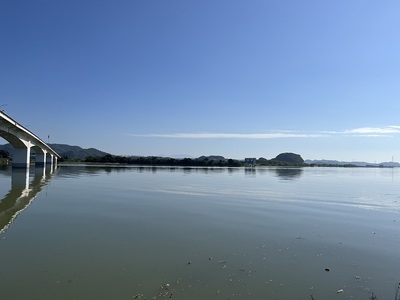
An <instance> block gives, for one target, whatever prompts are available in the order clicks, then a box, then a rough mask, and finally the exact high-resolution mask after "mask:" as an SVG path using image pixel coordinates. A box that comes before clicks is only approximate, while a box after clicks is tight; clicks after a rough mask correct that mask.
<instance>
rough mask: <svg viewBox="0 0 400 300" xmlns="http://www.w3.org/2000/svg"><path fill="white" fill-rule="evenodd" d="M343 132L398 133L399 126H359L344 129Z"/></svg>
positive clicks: (365, 133)
mask: <svg viewBox="0 0 400 300" xmlns="http://www.w3.org/2000/svg"><path fill="white" fill-rule="evenodd" d="M344 133H348V134H362V135H378V136H380V135H382V134H383V135H387V134H395V133H400V126H386V127H361V128H355V129H350V130H345V131H344Z"/></svg>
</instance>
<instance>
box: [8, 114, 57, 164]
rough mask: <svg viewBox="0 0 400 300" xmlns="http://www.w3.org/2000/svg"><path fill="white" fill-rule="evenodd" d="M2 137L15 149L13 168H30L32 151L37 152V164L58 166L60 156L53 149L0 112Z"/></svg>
mask: <svg viewBox="0 0 400 300" xmlns="http://www.w3.org/2000/svg"><path fill="white" fill-rule="evenodd" d="M0 136H1V137H2V138H4V139H5V140H6V141H8V142H9V143H10V144H11V145H12V146H13V147H14V153H13V159H12V161H13V164H12V165H13V167H14V168H28V167H29V164H30V158H31V149H33V151H34V152H35V154H36V155H35V156H36V158H35V164H36V165H37V166H44V165H45V164H56V163H57V159H58V158H60V155H58V154H57V152H55V151H54V150H53V149H51V148H50V147H49V146H48V145H47V144H46V143H45V142H44V141H43V140H42V139H40V138H39V137H38V136H36V135H35V134H34V133H33V132H31V131H29V130H28V129H26V128H25V127H24V126H22V125H21V124H19V123H18V122H17V121H15V120H14V119H12V118H11V117H10V116H8V115H7V114H6V113H4V112H3V111H0Z"/></svg>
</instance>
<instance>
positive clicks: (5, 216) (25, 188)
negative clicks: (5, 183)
mask: <svg viewBox="0 0 400 300" xmlns="http://www.w3.org/2000/svg"><path fill="white" fill-rule="evenodd" d="M54 171H55V169H54V168H46V167H44V168H35V169H34V171H33V172H32V174H31V175H32V176H33V178H32V179H31V178H30V172H29V168H28V169H12V173H11V189H10V191H9V192H8V193H7V194H6V195H5V196H4V198H3V199H2V200H1V201H0V234H2V233H3V232H4V231H5V230H6V229H7V228H8V227H9V226H10V225H11V224H12V222H13V221H14V220H15V219H16V217H17V216H18V215H19V214H20V213H21V212H22V211H23V210H24V209H26V208H27V207H28V206H29V205H30V204H31V203H32V201H33V200H34V199H35V197H36V196H37V194H38V193H39V192H40V191H41V190H42V188H43V186H45V185H46V184H47V183H48V182H49V180H50V178H51V177H52V175H53V173H54ZM30 179H31V180H30Z"/></svg>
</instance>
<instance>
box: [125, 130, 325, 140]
mask: <svg viewBox="0 0 400 300" xmlns="http://www.w3.org/2000/svg"><path fill="white" fill-rule="evenodd" d="M131 135H132V136H139V137H157V138H178V139H279V138H315V137H322V136H324V135H323V134H308V133H288V132H278V133H208V132H207V133H169V134H168V133H167V134H131Z"/></svg>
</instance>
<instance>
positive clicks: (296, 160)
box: [0, 150, 382, 168]
mask: <svg viewBox="0 0 400 300" xmlns="http://www.w3.org/2000/svg"><path fill="white" fill-rule="evenodd" d="M34 161H35V159H34V155H33V157H32V158H31V164H33V163H34ZM58 162H59V163H65V164H69V163H82V164H118V165H141V166H181V167H263V166H272V167H350V168H355V167H360V166H358V165H355V164H350V163H349V164H337V165H335V164H318V163H312V164H307V163H305V162H304V160H303V158H302V157H301V156H300V155H299V154H295V153H281V154H279V155H278V156H277V157H275V158H272V159H266V158H263V157H260V158H246V159H243V160H238V159H231V158H225V157H223V156H217V155H214V156H213V155H211V156H201V157H198V158H171V157H162V156H120V155H112V154H105V155H98V156H92V155H89V156H86V158H68V156H65V155H64V156H62V157H61V158H60V159H59V160H58ZM8 164H12V156H11V155H10V153H9V152H8V151H5V150H0V165H3V166H4V165H8ZM366 167H382V166H372V165H371V166H366Z"/></svg>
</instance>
